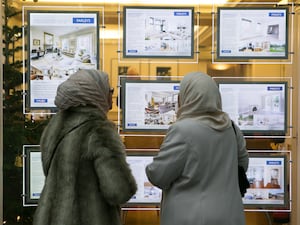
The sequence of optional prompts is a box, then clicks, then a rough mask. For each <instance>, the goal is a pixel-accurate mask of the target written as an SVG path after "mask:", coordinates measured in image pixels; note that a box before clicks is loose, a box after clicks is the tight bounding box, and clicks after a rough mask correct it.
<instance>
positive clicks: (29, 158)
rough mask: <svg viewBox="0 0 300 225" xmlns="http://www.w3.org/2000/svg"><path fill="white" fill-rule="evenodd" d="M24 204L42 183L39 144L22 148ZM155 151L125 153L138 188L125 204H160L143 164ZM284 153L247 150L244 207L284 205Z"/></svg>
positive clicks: (32, 199) (38, 191) (29, 202)
mask: <svg viewBox="0 0 300 225" xmlns="http://www.w3.org/2000/svg"><path fill="white" fill-rule="evenodd" d="M24 156H26V157H24V167H23V169H24V181H23V184H24V188H23V191H24V193H23V194H24V199H23V200H24V202H23V203H24V206H29V205H36V204H37V203H38V200H39V198H40V194H41V191H42V188H43V186H44V180H45V177H44V174H43V170H42V165H41V152H40V151H39V146H26V147H25V148H24ZM154 156H155V153H154V152H152V153H145V152H142V153H134V154H130V153H128V155H127V162H128V164H129V165H130V168H131V170H132V173H133V175H134V177H135V179H136V182H137V186H138V190H137V192H136V194H135V195H134V196H133V197H132V198H131V199H130V200H129V201H128V202H127V203H126V204H125V206H132V205H140V204H151V205H159V204H160V201H161V195H162V192H161V190H160V189H159V188H157V187H155V186H153V185H152V184H151V183H150V182H149V180H148V178H147V176H146V173H145V167H146V166H147V165H148V164H149V163H151V162H152V160H153V157H154ZM287 168H288V165H287V155H285V154H278V153H277V154H274V153H273V154H266V153H260V154H257V153H256V154H253V155H251V154H250V159H249V168H248V171H247V178H248V180H249V183H250V188H249V189H247V193H246V194H245V196H244V198H243V203H244V205H245V207H249V208H251V207H260V208H268V207H283V206H287V204H288V198H289V195H288V188H287V187H288V183H287V177H288V174H287Z"/></svg>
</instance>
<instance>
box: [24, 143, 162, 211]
mask: <svg viewBox="0 0 300 225" xmlns="http://www.w3.org/2000/svg"><path fill="white" fill-rule="evenodd" d="M154 155H155V152H134V153H132V152H128V153H127V156H126V161H127V163H128V164H129V166H130V169H131V171H132V174H133V176H134V178H135V180H136V182H137V186H138V190H137V192H136V193H135V195H134V196H132V198H131V199H130V200H129V201H128V202H127V203H126V204H125V205H136V204H138V205H139V204H151V205H153V204H154V205H158V204H159V203H160V200H161V190H160V189H159V188H157V187H155V186H154V185H152V184H151V183H150V182H149V180H148V178H147V176H146V173H145V168H146V166H147V165H148V164H150V163H151V162H152V161H153V157H154ZM23 156H24V157H23V205H24V206H35V205H37V204H38V200H39V198H40V195H41V192H42V189H43V186H44V183H45V176H44V173H43V168H42V161H41V152H40V146H39V145H27V146H24V147H23Z"/></svg>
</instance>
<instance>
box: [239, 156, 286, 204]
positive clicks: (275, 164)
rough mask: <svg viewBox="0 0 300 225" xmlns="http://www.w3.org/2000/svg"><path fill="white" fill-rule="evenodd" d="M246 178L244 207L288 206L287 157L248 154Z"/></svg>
mask: <svg viewBox="0 0 300 225" xmlns="http://www.w3.org/2000/svg"><path fill="white" fill-rule="evenodd" d="M246 174H247V178H248V180H249V183H250V188H248V189H247V192H246V193H245V196H244V198H243V203H244V205H245V207H260V208H270V207H284V206H286V205H287V204H288V196H289V194H288V188H287V187H288V184H287V177H288V176H287V157H286V155H284V154H279V155H275V154H265V153H264V154H252V155H251V154H250V157H249V167H248V170H247V173H246Z"/></svg>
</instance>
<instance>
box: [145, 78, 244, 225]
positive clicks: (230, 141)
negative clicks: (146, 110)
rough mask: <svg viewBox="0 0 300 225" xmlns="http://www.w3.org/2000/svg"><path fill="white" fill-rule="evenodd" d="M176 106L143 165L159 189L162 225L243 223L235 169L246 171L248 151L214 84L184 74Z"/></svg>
mask: <svg viewBox="0 0 300 225" xmlns="http://www.w3.org/2000/svg"><path fill="white" fill-rule="evenodd" d="M179 103H180V104H179V109H178V112H177V121H176V123H174V124H173V125H172V126H171V127H170V129H169V130H168V132H167V135H166V137H165V139H164V141H163V143H162V145H161V147H160V151H159V153H158V155H157V156H156V157H155V158H154V160H153V162H152V163H151V164H149V165H148V166H147V167H146V173H147V176H148V178H149V180H150V182H151V183H153V184H154V185H156V186H158V187H160V188H161V189H162V190H163V199H162V203H161V220H160V222H161V225H245V215H244V210H243V209H244V208H243V202H242V198H241V194H240V190H239V184H238V165H241V166H242V167H243V168H244V170H245V171H247V168H248V152H247V149H246V143H245V139H244V137H243V135H242V133H241V131H240V130H239V129H238V127H236V126H235V130H236V135H235V132H234V130H233V127H232V124H231V120H230V118H229V117H228V115H227V114H226V113H224V112H223V111H222V106H221V97H220V93H219V90H218V87H217V85H216V84H215V82H214V81H213V79H212V78H211V77H210V76H208V75H206V74H203V73H199V72H194V73H190V74H187V75H186V76H185V77H184V78H183V79H182V81H181V83H180V91H179Z"/></svg>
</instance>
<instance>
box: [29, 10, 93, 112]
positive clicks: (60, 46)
mask: <svg viewBox="0 0 300 225" xmlns="http://www.w3.org/2000/svg"><path fill="white" fill-rule="evenodd" d="M53 18H55V19H53ZM27 29H28V30H27V33H28V41H27V43H30V44H29V45H28V46H27V47H28V49H27V58H28V65H29V66H28V70H27V73H26V79H27V81H28V84H29V92H28V95H27V97H28V98H27V99H26V100H27V104H26V105H27V106H28V107H29V108H30V109H51V108H55V105H54V98H55V94H56V89H57V86H58V85H59V84H60V83H61V82H63V81H64V80H66V79H68V77H69V76H71V75H72V74H73V73H74V72H76V71H77V70H79V69H98V68H99V41H98V40H99V12H96V11H95V12H94V11H87V12H80V11H37V10H32V11H28V26H27ZM36 40H39V41H36ZM31 43H33V44H31Z"/></svg>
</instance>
